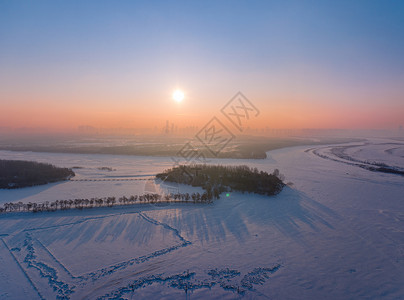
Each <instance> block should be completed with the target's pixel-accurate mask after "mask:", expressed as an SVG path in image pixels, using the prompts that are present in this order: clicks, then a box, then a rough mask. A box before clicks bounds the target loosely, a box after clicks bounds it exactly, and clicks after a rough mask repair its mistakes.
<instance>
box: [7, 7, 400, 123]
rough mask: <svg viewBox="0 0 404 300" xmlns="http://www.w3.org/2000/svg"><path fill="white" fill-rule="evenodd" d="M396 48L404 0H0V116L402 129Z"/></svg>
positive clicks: (40, 120)
mask: <svg viewBox="0 0 404 300" xmlns="http://www.w3.org/2000/svg"><path fill="white" fill-rule="evenodd" d="M403 54H404V1H371V0H367V1H361V0H357V1H41V0H39V1H19V0H15V1H9V0H0V127H10V128H21V127H41V128H52V129H55V130H58V129H75V128H77V127H78V126H80V125H90V126H94V127H105V128H106V127H114V128H116V127H131V128H133V127H135V128H152V127H155V126H157V127H163V126H164V125H165V123H166V120H170V123H171V122H173V123H175V124H177V125H178V126H179V127H181V126H191V125H197V126H202V125H203V124H204V123H206V122H207V121H208V120H209V119H211V118H212V117H213V116H218V115H220V109H221V108H222V107H223V106H224V105H225V104H226V103H227V102H228V101H229V100H230V99H231V98H232V97H233V95H235V94H236V93H237V92H238V91H241V92H242V93H243V94H244V95H245V96H246V97H247V98H248V99H249V100H250V101H251V103H253V104H254V105H255V107H257V108H258V109H259V111H260V114H259V116H258V117H257V118H254V119H252V120H251V122H250V124H249V126H251V127H253V128H254V127H269V128H354V129H355V128H358V129H364V128H372V129H378V128H382V129H385V128H398V126H399V125H403V123H404V55H403ZM175 89H181V90H182V91H183V92H184V94H185V98H184V100H183V101H182V102H181V103H177V102H175V101H173V99H172V93H173V91H174V90H175Z"/></svg>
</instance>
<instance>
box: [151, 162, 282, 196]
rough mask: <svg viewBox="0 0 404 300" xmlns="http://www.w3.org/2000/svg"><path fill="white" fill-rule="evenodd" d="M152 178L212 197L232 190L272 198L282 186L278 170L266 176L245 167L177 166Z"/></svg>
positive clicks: (263, 173)
mask: <svg viewBox="0 0 404 300" xmlns="http://www.w3.org/2000/svg"><path fill="white" fill-rule="evenodd" d="M156 177H157V178H159V179H161V180H164V181H169V182H177V183H182V184H189V185H192V186H199V187H202V188H203V189H205V190H206V193H207V194H208V195H213V196H215V197H216V196H218V195H220V194H221V193H222V192H226V191H232V190H234V191H240V192H248V193H257V194H261V195H268V196H272V195H276V194H278V193H280V192H281V191H282V189H283V187H284V186H285V183H284V182H283V181H282V180H283V176H282V175H281V174H280V173H279V170H278V169H275V171H274V172H273V173H272V174H268V173H267V172H263V171H258V169H257V168H250V167H248V166H221V165H180V166H178V167H174V168H172V169H168V170H166V171H165V172H163V173H160V174H157V175H156Z"/></svg>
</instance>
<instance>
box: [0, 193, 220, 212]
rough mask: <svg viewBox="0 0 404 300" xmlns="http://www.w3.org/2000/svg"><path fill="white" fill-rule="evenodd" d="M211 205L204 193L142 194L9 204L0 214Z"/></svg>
mask: <svg viewBox="0 0 404 300" xmlns="http://www.w3.org/2000/svg"><path fill="white" fill-rule="evenodd" d="M179 202H181V203H183V202H185V203H211V202H212V198H208V194H207V193H206V192H205V193H202V194H201V193H192V194H189V193H176V194H166V195H160V194H150V193H149V194H144V195H140V196H138V195H132V196H130V197H126V196H123V197H119V198H116V197H104V198H91V199H88V198H80V199H69V200H56V201H46V202H44V203H31V202H29V203H23V202H10V203H5V204H4V205H3V207H0V213H6V212H44V211H57V210H69V209H86V208H96V207H113V206H123V205H133V204H156V203H179Z"/></svg>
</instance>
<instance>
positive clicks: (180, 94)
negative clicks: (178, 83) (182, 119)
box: [173, 90, 185, 103]
mask: <svg viewBox="0 0 404 300" xmlns="http://www.w3.org/2000/svg"><path fill="white" fill-rule="evenodd" d="M184 97H185V96H184V92H183V91H181V90H175V91H174V93H173V99H174V100H175V101H176V102H178V103H180V102H182V100H184Z"/></svg>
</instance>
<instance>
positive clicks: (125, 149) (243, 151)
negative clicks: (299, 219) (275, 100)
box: [0, 138, 363, 159]
mask: <svg viewBox="0 0 404 300" xmlns="http://www.w3.org/2000/svg"><path fill="white" fill-rule="evenodd" d="M358 141H363V140H362V139H354V138H327V139H319V140H318V141H313V140H312V139H291V138H290V139H268V140H262V139H261V140H258V139H251V140H250V139H239V140H236V141H235V142H233V143H232V144H231V145H230V146H228V147H225V148H224V149H223V150H222V151H220V152H219V153H218V154H217V155H214V154H212V153H211V152H210V151H208V150H207V148H206V147H205V146H203V145H199V146H198V145H193V146H194V147H195V150H196V151H198V152H199V153H203V155H204V156H205V157H206V158H230V159H265V158H267V155H266V152H268V151H271V150H277V149H283V148H288V147H294V146H311V145H324V144H339V143H349V142H358ZM185 143H186V142H185V141H184V144H181V143H178V142H177V143H175V144H173V145H171V144H168V143H164V144H163V143H162V144H155V143H147V142H145V143H144V144H141V145H124V146H102V145H101V146H100V145H90V146H89V145H86V146H81V145H80V144H77V145H76V146H71V145H57V146H55V145H29V144H28V145H7V146H6V145H3V146H2V145H0V150H4V151H15V152H23V151H30V152H40V153H66V154H110V155H111V154H113V155H129V156H153V157H156V156H159V157H172V156H177V157H179V156H181V155H180V154H181V151H182V150H183V147H184V145H185Z"/></svg>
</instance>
